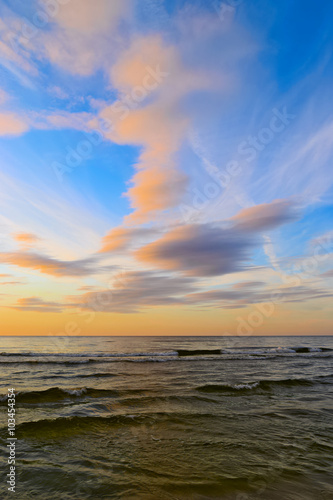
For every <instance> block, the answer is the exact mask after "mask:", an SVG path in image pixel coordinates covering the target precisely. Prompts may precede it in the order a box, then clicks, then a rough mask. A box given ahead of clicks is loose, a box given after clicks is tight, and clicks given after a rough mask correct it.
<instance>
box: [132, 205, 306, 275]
mask: <svg viewBox="0 0 333 500" xmlns="http://www.w3.org/2000/svg"><path fill="white" fill-rule="evenodd" d="M292 207H293V205H292V204H291V203H290V202H288V201H286V200H277V201H273V202H272V203H270V204H264V205H257V206H255V207H251V208H248V209H244V210H241V211H240V212H239V213H238V214H237V215H236V216H235V217H232V218H231V219H229V220H228V221H224V227H222V226H221V224H214V223H202V224H188V225H185V226H180V227H177V228H175V229H173V230H171V231H169V232H168V233H167V234H165V235H164V236H162V237H161V238H160V239H159V240H157V241H155V242H153V243H150V244H148V245H146V246H144V247H142V248H140V249H139V250H137V251H136V252H135V256H136V258H137V259H138V260H139V261H141V262H144V263H148V264H153V265H155V266H160V267H161V268H162V269H168V270H173V271H181V272H184V273H185V274H188V275H192V276H218V275H222V274H228V273H234V272H238V271H242V270H245V269H246V267H247V265H248V264H247V263H248V261H249V259H250V255H251V251H252V250H253V249H254V248H255V247H256V246H259V245H260V244H261V243H262V238H261V234H260V233H261V232H262V231H266V230H268V229H275V228H277V227H278V226H280V225H282V224H284V223H286V222H291V221H292V220H294V219H295V217H296V214H295V212H294V210H293V208H292ZM230 224H231V225H230Z"/></svg>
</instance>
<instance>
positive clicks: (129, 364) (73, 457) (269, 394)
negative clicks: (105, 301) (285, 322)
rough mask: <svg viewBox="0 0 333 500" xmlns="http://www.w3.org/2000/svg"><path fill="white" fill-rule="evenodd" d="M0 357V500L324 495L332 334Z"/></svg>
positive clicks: (41, 345)
mask: <svg viewBox="0 0 333 500" xmlns="http://www.w3.org/2000/svg"><path fill="white" fill-rule="evenodd" d="M216 350H218V352H216ZM178 351H179V352H178ZM207 351H212V353H211V354H210V353H209V352H207ZM0 352H2V354H1V355H0V365H1V366H0V369H1V388H0V393H1V394H2V396H1V398H2V401H1V406H0V408H1V422H0V426H1V430H0V447H1V455H2V456H3V458H4V460H3V464H4V466H3V467H2V471H3V474H2V481H1V484H0V498H1V499H2V498H14V497H15V498H18V499H22V500H26V499H30V498H31V499H33V498H36V499H59V500H60V499H79V500H81V499H88V498H91V499H99V498H105V499H117V498H119V499H151V500H153V499H161V500H163V499H193V500H203V499H228V500H229V499H230V500H231V499H232V500H250V499H262V500H281V499H283V500H285V499H286V500H301V499H302V500H329V499H333V487H332V484H333V482H332V457H333V444H332V443H333V440H332V437H333V421H332V409H333V405H332V400H333V399H332V396H333V366H332V360H333V357H332V356H333V339H332V338H330V337H270V338H263V337H247V338H234V339H230V338H219V337H201V338H198V337H194V338H189V337H183V338H181V337H167V338H166V337H163V338H161V337H137V338H133V337H126V338H124V337H123V338H120V337H119V338H117V337H110V338H106V337H104V338H103V337H95V338H91V337H89V338H56V337H55V338H50V337H43V338H38V337H30V338H27V337H25V338H22V337H19V338H18V337H17V338H6V337H2V338H0ZM11 386H12V387H14V388H15V389H16V391H17V393H18V394H17V396H16V409H17V415H16V418H17V428H16V437H17V443H16V470H17V476H16V493H8V492H7V485H6V477H5V475H6V474H7V473H8V467H9V466H8V465H7V458H8V451H7V449H6V439H7V437H8V433H7V427H6V422H7V415H6V411H7V400H6V398H5V397H4V396H5V394H6V391H7V388H8V387H11Z"/></svg>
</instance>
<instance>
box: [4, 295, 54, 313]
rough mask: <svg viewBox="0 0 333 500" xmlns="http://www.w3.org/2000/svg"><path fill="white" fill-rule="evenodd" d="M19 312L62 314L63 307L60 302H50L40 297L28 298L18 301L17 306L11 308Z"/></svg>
mask: <svg viewBox="0 0 333 500" xmlns="http://www.w3.org/2000/svg"><path fill="white" fill-rule="evenodd" d="M11 308H12V309H16V310H17V311H37V312H56V313H60V312H62V309H63V305H62V304H59V303H58V302H48V301H45V300H43V299H40V298H38V297H26V298H22V299H18V300H17V303H16V305H13V306H11Z"/></svg>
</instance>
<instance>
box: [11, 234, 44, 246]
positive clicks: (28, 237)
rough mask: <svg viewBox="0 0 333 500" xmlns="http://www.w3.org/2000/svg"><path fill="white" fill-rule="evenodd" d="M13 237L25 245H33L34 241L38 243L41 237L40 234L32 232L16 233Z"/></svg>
mask: <svg viewBox="0 0 333 500" xmlns="http://www.w3.org/2000/svg"><path fill="white" fill-rule="evenodd" d="M13 238H14V240H15V241H17V242H18V243H20V244H23V245H24V246H26V245H32V244H33V243H36V242H37V241H38V240H39V239H40V238H38V236H36V235H35V234H32V233H14V234H13Z"/></svg>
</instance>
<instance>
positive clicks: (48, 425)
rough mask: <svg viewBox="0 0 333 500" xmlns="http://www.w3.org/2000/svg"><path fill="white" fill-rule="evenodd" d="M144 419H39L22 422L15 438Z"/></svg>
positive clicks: (120, 416)
mask: <svg viewBox="0 0 333 500" xmlns="http://www.w3.org/2000/svg"><path fill="white" fill-rule="evenodd" d="M144 418H145V417H142V416H140V415H109V416H107V417H102V416H96V417H95V416H77V415H75V416H71V417H59V418H55V419H40V420H35V421H31V422H22V423H20V424H18V425H17V426H16V436H17V437H18V438H19V439H22V438H24V437H25V436H27V437H29V436H31V437H32V438H34V439H38V436H39V435H41V434H45V433H46V435H50V436H51V435H52V436H53V435H54V434H59V433H60V432H64V433H66V434H67V433H68V434H71V433H72V432H78V431H79V432H80V431H82V430H83V429H85V428H87V427H91V426H92V425H99V424H106V425H112V426H113V425H133V424H134V425H135V424H137V423H139V422H140V421H142V420H144ZM2 431H6V428H2V429H0V433H2Z"/></svg>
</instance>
